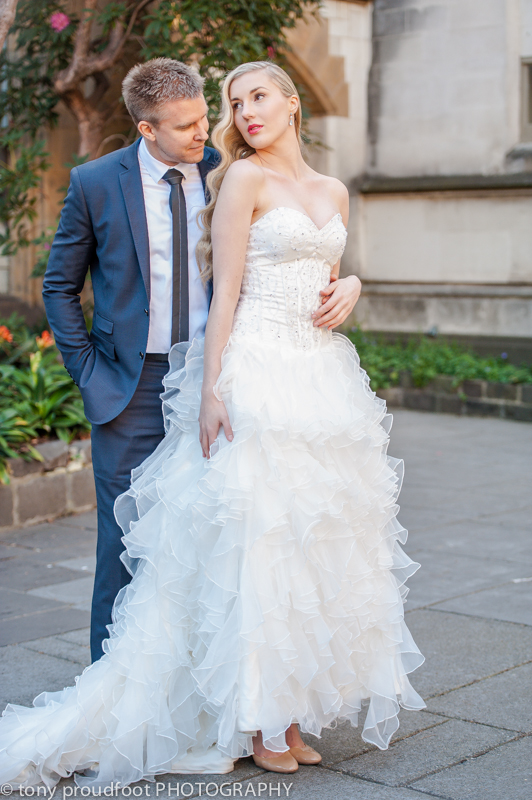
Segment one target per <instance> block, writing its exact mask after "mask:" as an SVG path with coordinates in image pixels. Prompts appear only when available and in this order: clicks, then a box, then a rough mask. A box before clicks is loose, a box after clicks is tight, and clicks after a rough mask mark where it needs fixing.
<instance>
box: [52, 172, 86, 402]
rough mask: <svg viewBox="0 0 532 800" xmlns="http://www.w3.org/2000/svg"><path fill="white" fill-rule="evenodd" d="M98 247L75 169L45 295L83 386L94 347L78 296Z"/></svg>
mask: <svg viewBox="0 0 532 800" xmlns="http://www.w3.org/2000/svg"><path fill="white" fill-rule="evenodd" d="M95 248H96V240H95V237H94V231H93V229H92V224H91V220H90V216H89V212H88V208H87V203H86V201H85V196H84V194H83V188H82V185H81V181H80V178H79V172H78V169H77V167H76V168H74V169H73V170H72V172H71V173H70V186H69V188H68V194H67V196H66V200H65V204H64V206H63V209H62V211H61V218H60V221H59V227H58V229H57V233H56V235H55V238H54V241H53V244H52V248H51V251H50V258H49V260H48V266H47V268H46V273H45V276H44V281H43V290H42V294H43V299H44V305H45V308H46V315H47V317H48V322H49V323H50V327H51V329H52V331H53V333H54V336H55V341H56V344H57V346H58V348H59V350H60V351H61V354H62V356H63V360H64V363H65V367H66V369H67V371H68V373H69V375H70V376H71V377H72V378H73V380H74V381H75V382H76V383H77V384H78V385H79V384H81V385H82V386H83V385H84V384H85V383H86V380H87V378H88V377H89V375H90V373H91V372H92V367H93V363H94V345H93V344H92V342H91V340H90V339H89V334H88V331H87V326H86V324H85V318H84V316H83V310H82V308H81V301H80V297H79V295H80V293H81V290H82V289H83V286H84V283H85V278H86V276H87V272H88V269H89V266H90V264H91V261H92V259H93V257H94V253H95Z"/></svg>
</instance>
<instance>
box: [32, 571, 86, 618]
mask: <svg viewBox="0 0 532 800" xmlns="http://www.w3.org/2000/svg"><path fill="white" fill-rule="evenodd" d="M70 574H72V573H70ZM93 586H94V576H93V575H90V576H88V577H86V578H76V580H73V581H64V582H62V583H56V584H52V585H51V586H41V587H40V588H39V589H31V590H30V591H29V592H27V594H29V595H33V596H34V597H44V598H47V599H49V600H56V601H57V602H59V603H65V604H67V605H70V606H71V607H72V608H78V609H80V610H83V611H90V610H91V600H92V590H93Z"/></svg>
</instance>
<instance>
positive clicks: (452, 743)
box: [0, 410, 532, 800]
mask: <svg viewBox="0 0 532 800" xmlns="http://www.w3.org/2000/svg"><path fill="white" fill-rule="evenodd" d="M390 454H392V455H395V456H399V457H402V458H404V460H405V466H406V474H405V480H404V485H403V490H402V492H401V497H400V502H401V512H400V515H399V519H400V520H401V522H402V523H403V525H405V526H406V527H407V528H408V529H409V531H410V533H409V539H408V542H407V545H406V547H405V549H406V551H407V552H408V554H409V555H410V556H412V557H413V558H414V559H415V560H417V561H419V562H421V565H422V567H421V569H420V570H419V571H418V572H417V573H416V575H414V576H413V577H412V578H411V579H410V581H409V586H410V594H409V596H408V602H407V604H406V608H407V622H408V625H409V628H410V630H411V631H412V633H413V635H414V638H415V639H416V641H417V643H418V645H419V647H420V649H421V650H422V652H423V653H424V654H425V656H426V662H425V664H424V665H423V666H422V667H421V668H420V669H419V670H417V671H416V672H415V673H414V674H413V676H412V683H413V685H414V686H415V688H416V689H417V690H418V691H419V692H420V694H421V695H422V696H423V697H424V699H425V701H426V703H427V709H426V710H424V711H421V712H405V711H403V712H401V715H400V719H401V726H400V728H399V731H398V732H397V734H396V736H395V737H394V739H393V742H392V744H391V746H390V748H389V749H388V750H387V751H384V752H382V751H379V750H377V749H376V748H374V747H371V746H368V745H366V744H365V743H364V742H363V741H362V740H361V738H360V728H359V729H353V728H351V727H350V726H349V725H345V724H343V725H340V726H338V727H337V728H336V729H335V730H327V731H324V732H323V738H322V739H321V740H318V741H317V743H316V739H314V738H313V737H305V738H306V739H307V741H308V742H309V743H310V744H314V745H316V747H317V749H318V750H319V751H320V752H321V753H322V755H323V762H322V764H321V765H320V766H319V767H300V769H299V771H298V772H297V773H296V774H295V775H293V776H290V775H289V776H282V775H276V774H275V773H271V772H264V771H262V770H260V769H257V768H256V767H255V765H254V763H253V761H252V760H251V759H250V758H247V759H241V760H240V761H239V762H237V765H236V768H235V771H234V772H233V773H230V774H229V775H224V776H203V777H201V776H177V775H173V776H161V777H160V782H159V785H157V786H155V785H154V784H146V783H141V784H137V785H136V793H137V792H140V791H143V796H153V797H157V796H158V797H159V798H160V800H166V799H167V798H169V797H172V798H180V797H187V796H193V797H196V796H208V795H210V796H218V797H222V796H230V797H235V796H236V797H238V796H244V797H253V796H261V797H279V796H280V797H286V796H288V797H290V798H291V800H328V798H333V797H334V798H337V800H351V798H353V800H355V798H356V799H357V800H423V798H426V799H427V800H428V798H434V797H436V798H450V799H451V800H507V798H510V799H511V800H525V798H526V800H529V798H530V797H532V737H530V733H531V732H532V702H531V699H532V603H531V599H532V547H531V543H532V525H531V518H532V495H531V489H532V483H531V477H530V475H531V472H532V469H531V468H532V425H528V424H526V423H518V422H511V421H506V420H488V419H479V418H465V417H464V418H462V417H453V416H450V415H449V416H447V415H438V414H423V413H419V412H413V411H404V410H396V411H394V427H393V430H392V441H391V446H390ZM95 527H96V525H95V514H94V513H88V514H82V515H79V516H76V517H69V518H63V519H62V520H57V521H56V522H54V523H53V524H44V525H38V526H35V527H33V528H28V529H25V530H18V531H13V532H12V533H9V534H4V535H3V536H2V537H1V538H0V559H1V561H0V568H1V574H0V609H1V610H0V614H1V617H2V626H1V628H2V630H1V636H2V637H3V638H2V640H1V641H0V644H1V645H3V646H2V647H0V673H1V676H2V681H1V689H0V706H1V707H2V708H3V706H4V705H5V703H7V702H8V701H10V702H17V703H22V704H28V705H29V704H31V701H32V699H33V697H34V696H35V695H36V694H37V693H39V692H41V691H43V690H49V691H50V690H55V689H62V688H63V687H64V686H67V685H70V684H72V683H73V681H74V677H75V676H76V675H77V674H79V672H80V671H81V669H82V668H83V667H84V666H85V665H86V664H88V663H89V651H88V646H87V643H88V630H87V625H88V622H89V613H88V608H89V601H90V593H91V581H92V578H91V575H92V570H93V565H94V557H93V553H94V543H95V533H96V532H95ZM177 784H180V786H179V789H178V787H177ZM202 784H203V785H202ZM206 784H208V785H206ZM222 784H225V787H224V786H222ZM227 784H229V785H227ZM290 785H291V786H290ZM285 786H286V787H288V786H290V788H289V791H288V794H287V790H286V788H285ZM141 787H143V788H142V789H141ZM169 787H170V788H169ZM71 792H73V782H72V780H65V781H62V782H61V783H60V785H59V787H58V791H57V793H56V796H57V797H61V798H63V797H68V796H71V795H70V793H71ZM16 794H18V793H16ZM126 794H127V790H126V791H125V792H124V795H126ZM130 794H132V792H130ZM15 796H16V795H15ZM78 796H80V790H78ZM133 796H135V795H133Z"/></svg>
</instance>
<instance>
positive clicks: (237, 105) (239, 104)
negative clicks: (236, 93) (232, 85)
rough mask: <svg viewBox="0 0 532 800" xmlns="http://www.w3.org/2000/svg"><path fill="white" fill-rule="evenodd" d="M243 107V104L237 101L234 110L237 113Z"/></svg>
mask: <svg viewBox="0 0 532 800" xmlns="http://www.w3.org/2000/svg"><path fill="white" fill-rule="evenodd" d="M241 106H242V103H241V102H240V100H237V102H236V103H233V109H234V110H235V111H236V109H237V108H240V107H241Z"/></svg>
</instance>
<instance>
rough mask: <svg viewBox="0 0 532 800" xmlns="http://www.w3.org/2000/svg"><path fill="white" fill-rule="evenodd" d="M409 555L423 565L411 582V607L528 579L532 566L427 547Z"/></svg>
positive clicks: (408, 550) (409, 595)
mask: <svg viewBox="0 0 532 800" xmlns="http://www.w3.org/2000/svg"><path fill="white" fill-rule="evenodd" d="M405 550H406V552H407V553H408V555H409V556H410V557H411V558H413V559H414V561H417V562H419V563H420V564H421V569H418V571H417V572H416V573H415V575H412V577H411V578H409V580H408V584H407V585H408V588H409V590H410V591H409V594H408V605H407V608H409V609H411V608H420V607H422V606H428V605H433V604H435V603H441V602H442V601H444V600H449V599H451V598H453V597H457V596H458V597H461V596H462V595H465V594H468V593H470V592H473V591H477V590H479V589H488V588H493V587H496V586H499V585H501V584H505V583H508V582H509V581H511V580H512V579H514V578H527V577H529V575H530V571H531V565H530V564H523V563H519V562H508V561H501V560H496V559H495V558H491V559H489V558H481V557H479V556H477V557H476V558H475V557H473V556H469V555H464V554H461V555H457V554H455V553H449V552H445V551H438V553H437V555H436V554H435V553H434V552H433V551H432V550H429V549H428V548H425V547H419V548H416V547H409V546H407V547H406V548H405Z"/></svg>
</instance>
